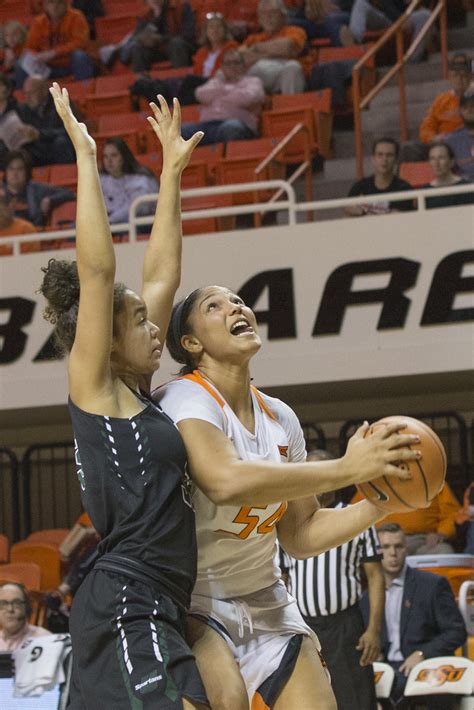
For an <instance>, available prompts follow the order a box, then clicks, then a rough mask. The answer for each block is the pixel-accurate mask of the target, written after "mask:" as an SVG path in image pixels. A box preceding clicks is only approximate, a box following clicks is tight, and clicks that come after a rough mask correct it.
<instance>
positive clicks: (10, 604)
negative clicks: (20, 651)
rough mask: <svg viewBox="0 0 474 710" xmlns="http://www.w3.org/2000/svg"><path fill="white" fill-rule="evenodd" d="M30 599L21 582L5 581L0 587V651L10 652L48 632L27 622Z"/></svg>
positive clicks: (29, 611)
mask: <svg viewBox="0 0 474 710" xmlns="http://www.w3.org/2000/svg"><path fill="white" fill-rule="evenodd" d="M30 614H31V599H30V596H29V594H28V592H27V591H26V589H25V588H24V587H23V585H21V584H16V583H15V582H7V583H6V584H2V586H1V587H0V653H5V652H7V653H11V652H12V651H16V649H17V648H20V646H21V644H22V643H23V642H24V641H27V640H28V639H31V638H35V637H36V636H45V635H47V634H49V631H48V630H47V629H43V628H41V627H40V626H33V625H32V624H29V623H28V619H29V616H30Z"/></svg>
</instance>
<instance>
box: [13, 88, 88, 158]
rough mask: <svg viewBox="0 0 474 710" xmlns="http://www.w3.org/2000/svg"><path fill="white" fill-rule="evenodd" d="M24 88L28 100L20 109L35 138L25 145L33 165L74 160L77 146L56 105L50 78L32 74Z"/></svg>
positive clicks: (21, 115) (18, 111)
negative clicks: (72, 141)
mask: <svg viewBox="0 0 474 710" xmlns="http://www.w3.org/2000/svg"><path fill="white" fill-rule="evenodd" d="M23 91H24V94H25V102H24V103H20V104H18V109H17V113H18V115H19V116H20V118H21V120H22V121H23V122H24V123H25V124H26V125H27V126H28V127H29V129H30V135H31V137H32V138H33V140H32V141H31V142H29V143H26V144H25V145H24V146H23V147H24V149H25V150H27V151H28V153H29V155H30V156H31V159H32V163H33V165H54V164H55V163H74V162H75V160H76V156H75V153H74V148H73V147H72V143H71V141H70V140H69V136H68V135H67V133H66V131H65V130H64V126H63V124H62V121H61V119H60V118H59V116H58V114H57V112H56V110H55V108H54V101H53V97H52V96H51V94H50V93H49V84H48V81H47V80H46V79H42V78H41V77H38V76H30V77H28V79H26V80H25V83H24V84H23Z"/></svg>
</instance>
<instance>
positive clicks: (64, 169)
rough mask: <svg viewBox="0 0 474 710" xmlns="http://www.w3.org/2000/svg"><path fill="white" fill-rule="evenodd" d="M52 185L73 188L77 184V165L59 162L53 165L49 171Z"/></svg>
mask: <svg viewBox="0 0 474 710" xmlns="http://www.w3.org/2000/svg"><path fill="white" fill-rule="evenodd" d="M49 181H50V183H51V185H56V186H59V187H69V188H70V189H71V190H73V189H75V188H76V185H77V166H76V165H75V164H74V163H57V164H56V165H51V168H50V172H49Z"/></svg>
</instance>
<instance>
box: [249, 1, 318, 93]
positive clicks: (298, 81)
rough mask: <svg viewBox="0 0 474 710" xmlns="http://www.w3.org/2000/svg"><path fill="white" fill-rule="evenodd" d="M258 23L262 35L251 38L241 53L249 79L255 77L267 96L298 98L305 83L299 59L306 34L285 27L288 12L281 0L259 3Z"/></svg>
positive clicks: (256, 34)
mask: <svg viewBox="0 0 474 710" xmlns="http://www.w3.org/2000/svg"><path fill="white" fill-rule="evenodd" d="M258 19H259V21H260V24H261V26H262V28H263V32H257V33H255V34H251V35H249V36H248V37H247V39H246V40H245V42H244V44H243V47H242V48H241V52H242V54H243V57H244V61H245V65H246V67H247V68H248V71H247V74H248V75H249V76H258V77H259V78H260V79H261V80H262V82H263V85H264V88H265V91H266V92H267V93H268V94H275V93H282V94H297V93H300V92H302V91H304V89H305V86H306V79H305V74H304V70H303V66H302V64H301V62H300V61H298V57H300V56H301V55H303V54H304V51H305V48H306V41H307V38H306V33H305V31H304V30H302V29H301V28H300V27H292V26H290V25H288V24H287V19H288V10H287V8H286V6H285V4H284V3H283V0H260V2H259V4H258Z"/></svg>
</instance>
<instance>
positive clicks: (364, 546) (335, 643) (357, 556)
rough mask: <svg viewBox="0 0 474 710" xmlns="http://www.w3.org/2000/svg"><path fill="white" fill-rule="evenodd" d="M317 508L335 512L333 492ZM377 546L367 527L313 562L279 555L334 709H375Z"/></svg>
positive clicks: (380, 600) (318, 456) (322, 455)
mask: <svg viewBox="0 0 474 710" xmlns="http://www.w3.org/2000/svg"><path fill="white" fill-rule="evenodd" d="M332 458H334V457H333V456H331V455H330V454H329V453H328V452H327V451H322V450H316V451H311V452H310V453H309V454H308V457H307V461H321V460H328V459H332ZM318 498H319V502H320V504H321V506H322V507H325V508H334V509H336V510H337V509H340V508H344V507H346V506H344V505H343V504H342V503H337V504H336V494H335V493H333V492H332V493H324V494H323V495H322V496H318ZM381 558H382V555H381V553H380V546H379V541H378V537H377V533H376V532H375V528H373V527H371V528H369V529H368V530H366V531H365V532H363V533H362V534H361V535H358V536H357V537H356V538H354V539H353V540H350V541H349V542H346V543H344V544H343V545H340V546H339V547H336V548H333V549H332V550H329V551H328V552H325V553H323V554H322V555H318V557H313V558H309V559H307V560H294V559H293V558H291V557H289V556H288V555H286V553H285V554H283V556H282V570H283V571H285V569H287V570H288V573H289V578H288V590H289V592H290V593H291V594H292V595H293V596H294V597H295V599H296V601H297V602H298V607H299V609H300V611H301V614H302V615H303V618H304V620H305V621H306V623H307V624H308V625H309V626H310V627H311V628H312V629H313V631H315V632H316V634H317V636H318V638H319V641H320V642H321V647H322V653H323V656H324V660H325V661H326V663H327V666H328V670H329V673H330V675H331V685H332V689H333V691H334V695H335V696H336V701H337V707H338V709H339V710H376V707H377V701H376V697H375V685H374V674H373V670H372V665H371V664H372V663H373V662H374V661H376V660H377V658H378V656H379V654H380V630H381V624H382V616H383V607H384V598H385V585H384V577H383V572H382V566H381V564H380V560H381ZM361 567H363V569H364V572H365V574H366V577H367V582H368V595H369V601H370V613H369V623H368V625H367V628H365V626H364V621H363V618H362V614H361V612H360V609H359V606H358V601H359V599H360V598H361V596H362V584H361Z"/></svg>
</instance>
